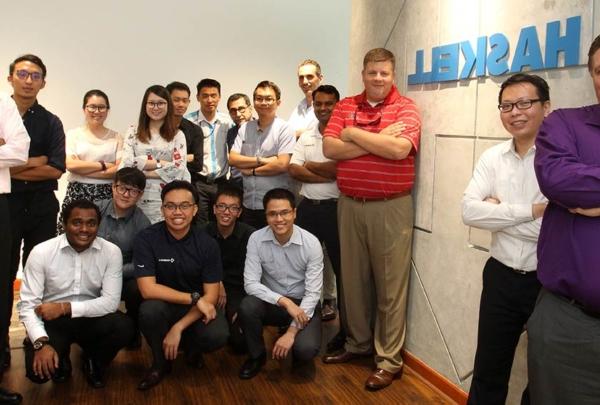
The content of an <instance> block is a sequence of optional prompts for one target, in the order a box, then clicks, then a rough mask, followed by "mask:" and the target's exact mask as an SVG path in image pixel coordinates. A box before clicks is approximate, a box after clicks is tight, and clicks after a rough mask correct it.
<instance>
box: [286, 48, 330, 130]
mask: <svg viewBox="0 0 600 405" xmlns="http://www.w3.org/2000/svg"><path fill="white" fill-rule="evenodd" d="M322 81H323V74H322V73H321V66H320V65H319V62H317V61H315V60H312V59H306V60H304V61H302V62H301V63H300V64H299V65H298V87H300V90H302V93H304V98H303V99H302V100H301V101H300V103H298V105H297V106H296V108H294V110H293V111H292V114H291V115H290V119H289V121H288V124H289V126H290V127H291V128H292V129H293V130H294V131H295V134H296V138H299V137H300V135H302V133H303V132H305V131H307V130H309V129H311V128H314V127H316V126H317V125H318V124H319V121H317V118H316V117H315V114H314V109H313V94H312V93H313V91H314V90H315V89H316V88H317V87H319V86H320V85H321V82H322Z"/></svg>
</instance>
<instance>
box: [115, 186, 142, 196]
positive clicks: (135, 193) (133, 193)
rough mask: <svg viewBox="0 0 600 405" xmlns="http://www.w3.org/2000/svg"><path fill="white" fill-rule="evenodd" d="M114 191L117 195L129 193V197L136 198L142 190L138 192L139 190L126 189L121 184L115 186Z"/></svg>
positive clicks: (133, 188)
mask: <svg viewBox="0 0 600 405" xmlns="http://www.w3.org/2000/svg"><path fill="white" fill-rule="evenodd" d="M115 190H117V193H119V194H121V195H125V194H128V193H129V195H130V196H132V197H137V196H138V195H140V193H141V192H142V190H140V189H139V188H135V187H127V186H124V185H122V184H116V185H115Z"/></svg>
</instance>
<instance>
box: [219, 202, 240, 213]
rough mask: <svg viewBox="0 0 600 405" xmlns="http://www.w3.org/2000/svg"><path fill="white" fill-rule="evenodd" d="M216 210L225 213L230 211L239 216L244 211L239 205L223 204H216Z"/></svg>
mask: <svg viewBox="0 0 600 405" xmlns="http://www.w3.org/2000/svg"><path fill="white" fill-rule="evenodd" d="M215 208H216V209H217V211H218V212H225V211H227V210H229V212H231V213H232V214H237V213H238V212H240V210H241V209H242V208H241V207H240V206H239V205H227V204H223V203H219V204H215Z"/></svg>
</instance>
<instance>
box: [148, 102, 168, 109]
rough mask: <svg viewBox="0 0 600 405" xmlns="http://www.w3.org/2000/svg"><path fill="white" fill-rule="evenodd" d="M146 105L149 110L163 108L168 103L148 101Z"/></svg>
mask: <svg viewBox="0 0 600 405" xmlns="http://www.w3.org/2000/svg"><path fill="white" fill-rule="evenodd" d="M146 104H148V107H150V108H165V107H166V106H167V104H168V103H167V102H166V101H148V102H147V103H146Z"/></svg>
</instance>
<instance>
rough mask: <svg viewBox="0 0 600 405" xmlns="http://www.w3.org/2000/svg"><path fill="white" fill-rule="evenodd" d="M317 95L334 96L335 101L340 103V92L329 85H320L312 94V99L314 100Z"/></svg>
mask: <svg viewBox="0 0 600 405" xmlns="http://www.w3.org/2000/svg"><path fill="white" fill-rule="evenodd" d="M317 93H325V94H330V95H332V96H335V101H340V92H339V91H338V89H336V88H335V87H334V86H332V85H330V84H322V85H320V86H319V87H317V88H316V89H315V90H314V91H313V92H312V98H313V100H314V99H315V97H316V95H317Z"/></svg>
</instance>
